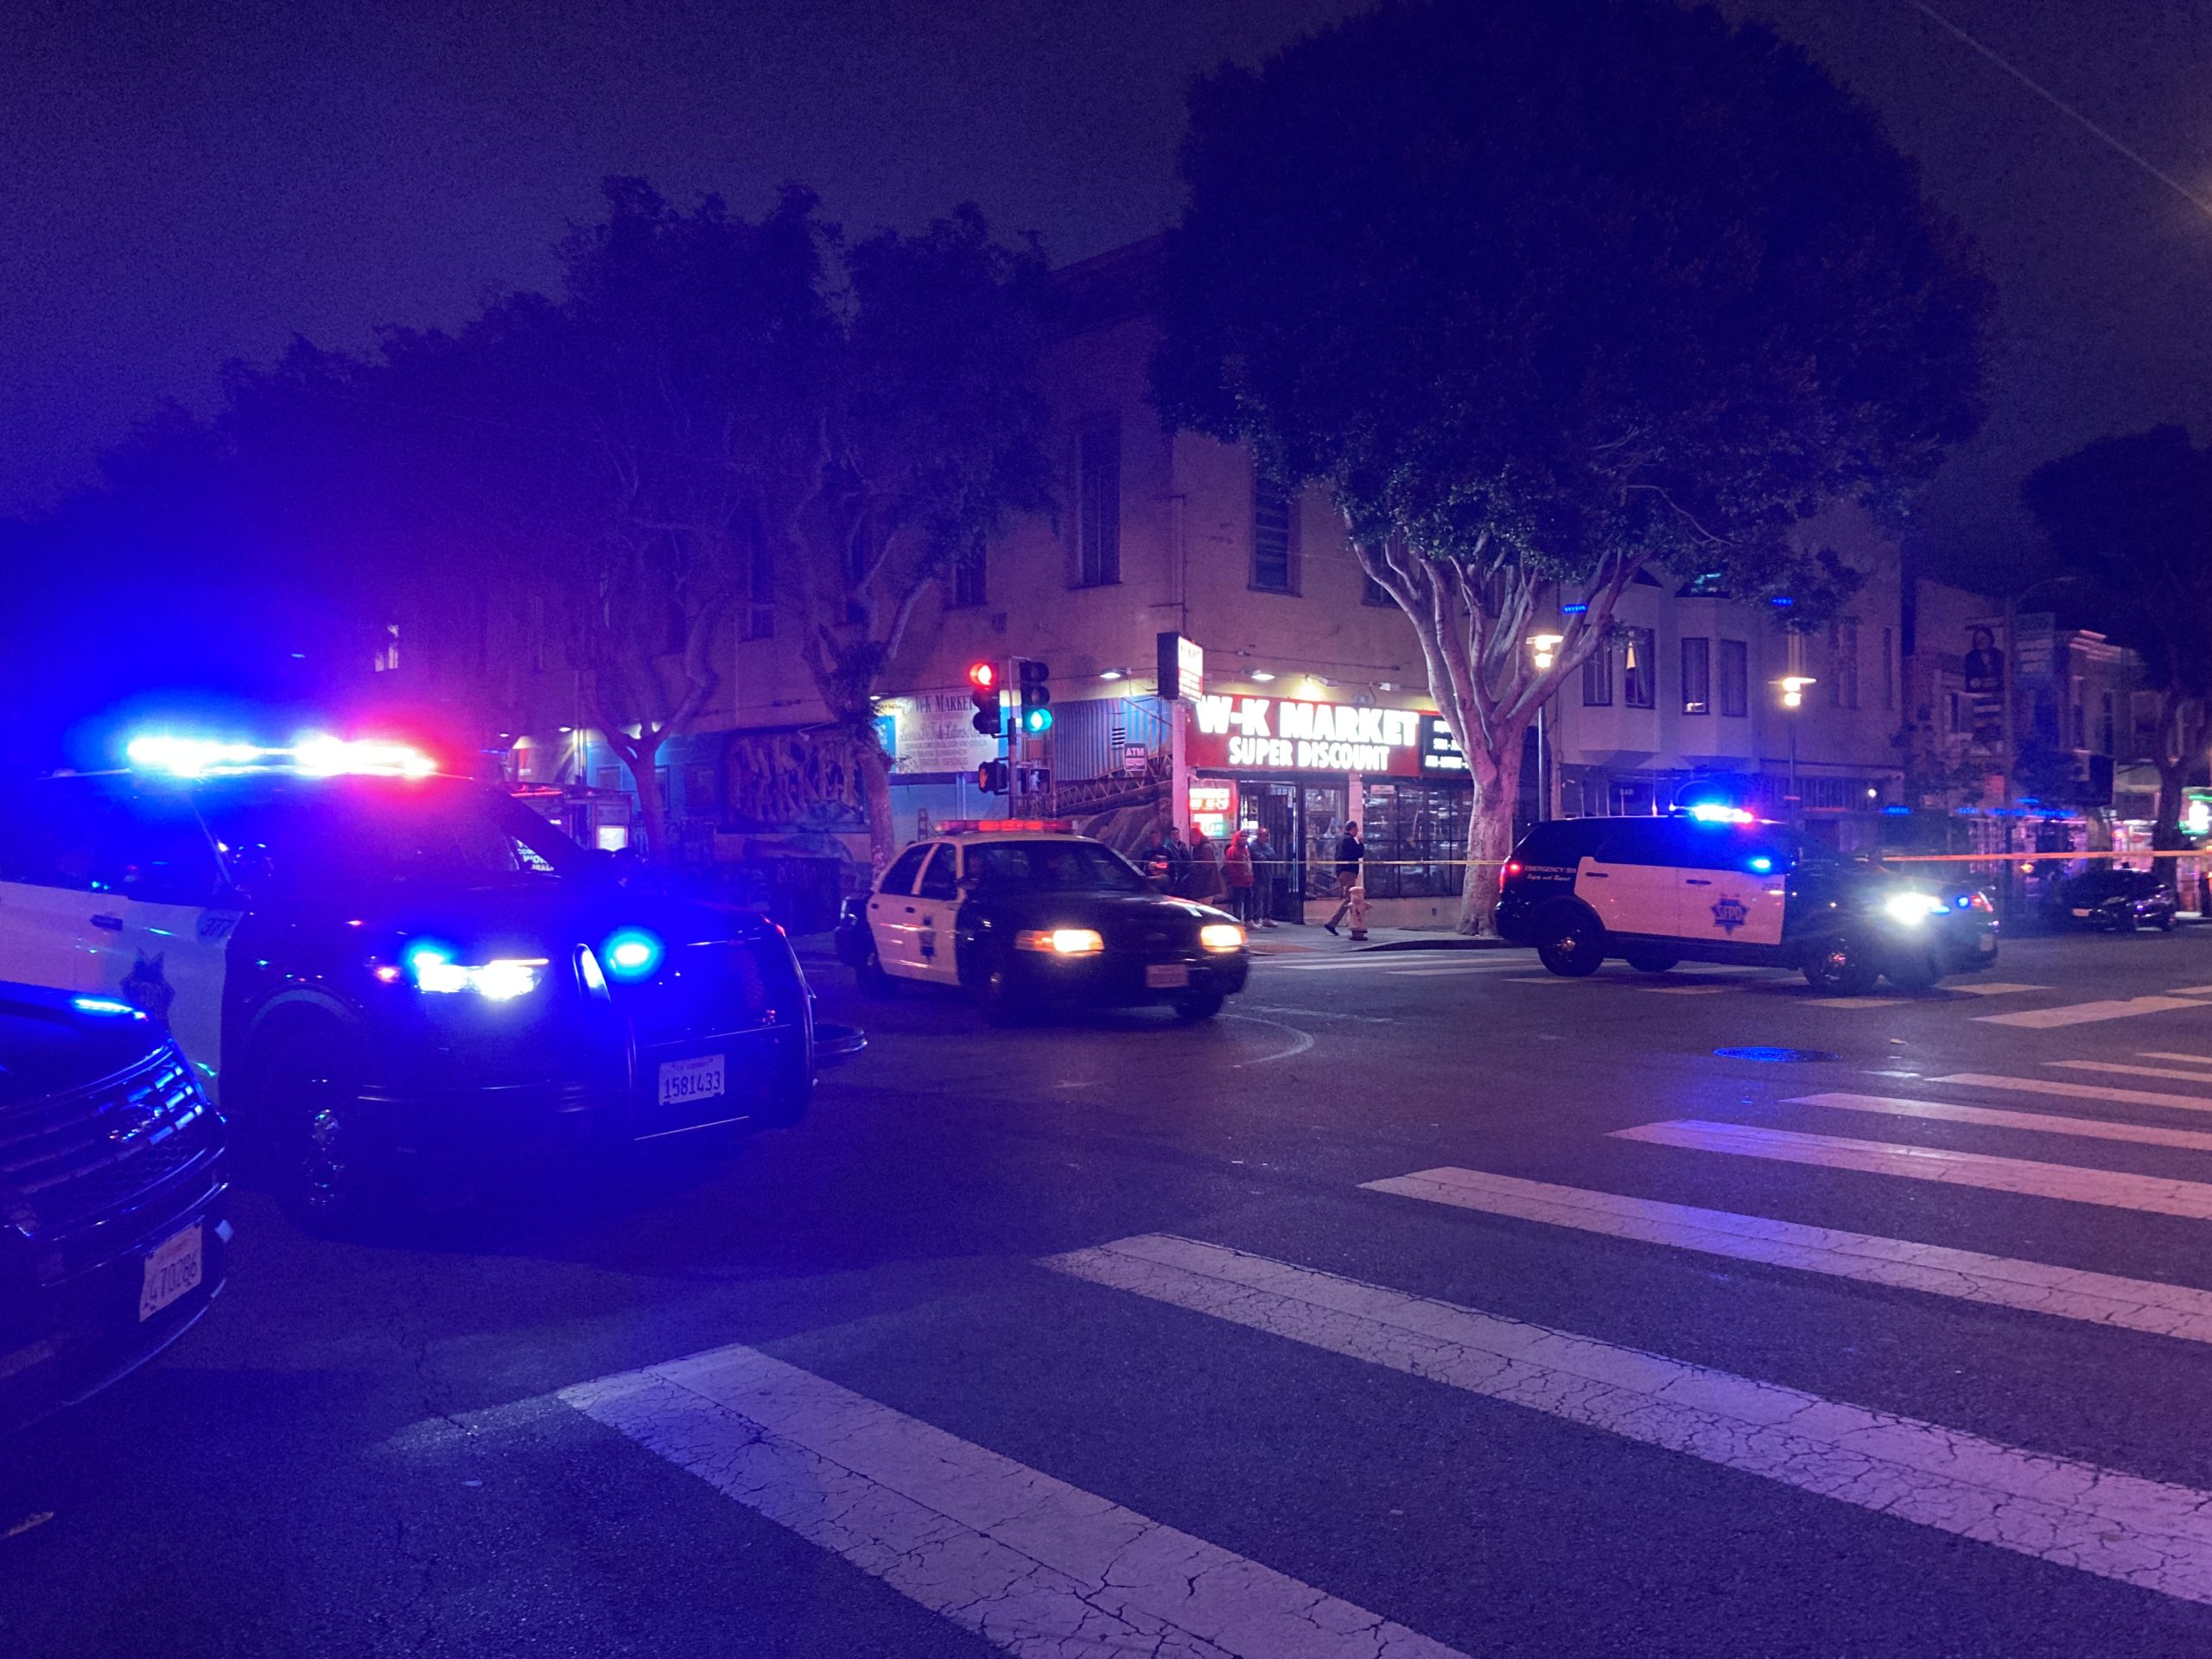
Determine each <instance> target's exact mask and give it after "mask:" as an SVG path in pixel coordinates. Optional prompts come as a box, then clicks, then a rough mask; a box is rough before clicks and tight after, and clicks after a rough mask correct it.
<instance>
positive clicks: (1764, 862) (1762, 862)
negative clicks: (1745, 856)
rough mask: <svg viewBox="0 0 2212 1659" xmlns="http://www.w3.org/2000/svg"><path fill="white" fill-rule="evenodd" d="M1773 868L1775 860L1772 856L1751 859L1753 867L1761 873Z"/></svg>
mask: <svg viewBox="0 0 2212 1659" xmlns="http://www.w3.org/2000/svg"><path fill="white" fill-rule="evenodd" d="M1751 868H1752V869H1753V870H1754V871H1755V872H1756V873H1757V874H1760V875H1764V874H1766V873H1767V872H1768V871H1770V870H1771V869H1772V868H1774V861H1773V860H1772V859H1770V858H1755V859H1753V860H1752V861H1751Z"/></svg>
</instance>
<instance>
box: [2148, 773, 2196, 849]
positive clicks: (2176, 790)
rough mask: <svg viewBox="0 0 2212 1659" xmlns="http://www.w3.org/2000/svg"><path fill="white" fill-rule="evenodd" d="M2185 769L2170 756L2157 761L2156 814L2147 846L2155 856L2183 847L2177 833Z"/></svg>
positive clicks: (2183, 797)
mask: <svg viewBox="0 0 2212 1659" xmlns="http://www.w3.org/2000/svg"><path fill="white" fill-rule="evenodd" d="M2188 782H2189V766H2188V764H2187V763H2186V762H2184V761H2182V760H2175V759H2173V758H2171V756H2167V755H2160V756H2159V757H2158V816H2157V817H2154V818H2153V819H2152V822H2151V845H2152V849H2154V850H2156V851H2158V852H2172V851H2174V850H2176V849H2178V848H2180V847H2182V846H2183V845H2184V844H2185V843H2184V842H2183V838H2182V833H2181V815H2182V804H2183V800H2184V799H2185V796H2184V795H2183V789H2184V788H2185V786H2186V785H2187V784H2188Z"/></svg>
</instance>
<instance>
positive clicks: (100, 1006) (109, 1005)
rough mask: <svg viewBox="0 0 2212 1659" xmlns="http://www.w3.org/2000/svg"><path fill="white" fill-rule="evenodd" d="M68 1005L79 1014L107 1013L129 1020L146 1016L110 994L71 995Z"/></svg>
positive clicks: (141, 1018)
mask: <svg viewBox="0 0 2212 1659" xmlns="http://www.w3.org/2000/svg"><path fill="white" fill-rule="evenodd" d="M69 1006H70V1007H73V1008H74V1009H76V1010H77V1012H78V1013H79V1014H115V1015H118V1016H119V1017H121V1018H124V1019H130V1020H143V1019H144V1018H145V1017H146V1016H145V1015H144V1014H141V1013H140V1012H139V1011H138V1010H137V1009H136V1008H134V1007H131V1006H130V1004H129V1003H128V1002H118V1001H116V1000H115V998H113V997H111V996H73V997H71V998H70V999H69Z"/></svg>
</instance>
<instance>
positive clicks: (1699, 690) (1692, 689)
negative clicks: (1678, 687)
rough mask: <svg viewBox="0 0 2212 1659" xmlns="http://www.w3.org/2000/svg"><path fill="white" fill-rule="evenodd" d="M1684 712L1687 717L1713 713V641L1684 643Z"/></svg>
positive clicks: (1695, 640)
mask: <svg viewBox="0 0 2212 1659" xmlns="http://www.w3.org/2000/svg"><path fill="white" fill-rule="evenodd" d="M1682 712H1683V713H1684V714H1686V715H1709V714H1711V713H1712V712H1713V641H1712V640H1710V639H1685V640H1683V641H1682Z"/></svg>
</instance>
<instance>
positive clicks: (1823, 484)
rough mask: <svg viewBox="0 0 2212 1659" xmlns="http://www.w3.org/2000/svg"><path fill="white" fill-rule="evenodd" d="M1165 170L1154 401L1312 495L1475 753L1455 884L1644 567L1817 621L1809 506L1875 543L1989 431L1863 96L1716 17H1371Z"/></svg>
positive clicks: (1979, 298) (1271, 83) (1969, 286)
mask: <svg viewBox="0 0 2212 1659" xmlns="http://www.w3.org/2000/svg"><path fill="white" fill-rule="evenodd" d="M1183 171H1184V176H1185V181H1186V182H1187V183H1188V186H1189V191H1190V199H1189V204H1188V207H1187V208H1186V210H1185V213H1184V215H1183V218H1182V219H1181V221H1180V223H1179V225H1178V226H1177V227H1176V228H1175V229H1174V230H1173V232H1171V234H1170V237H1169V242H1168V251H1167V274H1166V293H1165V299H1164V307H1163V337H1162V342H1161V345H1160V349H1159V352H1158V354H1157V356H1156V358H1155V360H1154V394H1155V397H1156V399H1157V401H1158V402H1159V404H1160V408H1161V410H1162V411H1163V413H1164V415H1165V416H1166V418H1167V419H1168V421H1169V422H1170V423H1171V424H1181V425H1186V426H1191V427H1194V428H1197V429H1199V430H1202V431H1205V432H1208V433H1211V434H1212V435H1216V436H1217V437H1221V438H1224V439H1242V440H1243V441H1245V442H1249V444H1250V445H1251V446H1252V448H1253V449H1254V452H1255V456H1256V458H1257V461H1258V463H1259V465H1260V467H1262V470H1263V471H1264V472H1266V473H1268V474H1270V475H1272V476H1273V477H1274V478H1275V479H1276V480H1278V481H1280V482H1282V483H1284V484H1286V485H1300V484H1305V483H1307V482H1318V483H1319V484H1321V485H1322V486H1325V487H1326V488H1327V489H1328V490H1329V491H1330V492H1331V493H1332V496H1333V499H1334V500H1335V502H1336V505H1338V508H1339V509H1340V510H1341V512H1343V515H1344V520H1345V523H1346V526H1347V530H1348V532H1349V534H1350V536H1351V539H1352V542H1353V544H1354V546H1355V547H1356V549H1357V553H1358V556H1359V558H1360V561H1361V563H1362V564H1363V566H1364V567H1365V569H1366V570H1367V572H1368V574H1369V575H1370V576H1372V577H1373V578H1374V580H1375V581H1376V582H1377V583H1379V584H1380V585H1381V587H1382V588H1383V589H1384V591H1386V592H1387V593H1389V595H1390V597H1391V598H1392V599H1393V600H1395V601H1396V602H1397V604H1398V606H1399V607H1400V608H1402V610H1403V611H1404V612H1405V613H1406V614H1407V615H1408V618H1410V619H1411V620H1412V623H1413V626H1414V632H1415V633H1416V634H1417V636H1418V638H1419V639H1420V643H1421V651H1422V654H1423V658H1424V660H1425V662H1426V664H1427V672H1428V683H1429V690H1430V693H1431V695H1432V696H1433V697H1434V698H1435V700H1436V702H1437V704H1438V706H1439V708H1440V709H1442V711H1443V712H1444V714H1445V715H1446V719H1447V720H1448V721H1449V722H1450V723H1451V725H1452V729H1453V731H1454V732H1455V734H1458V736H1459V741H1460V745H1461V747H1462V748H1463V749H1464V750H1465V753H1466V755H1467V759H1468V765H1469V769H1470V771H1471V773H1472V775H1473V779H1474V783H1475V789H1476V800H1475V809H1474V811H1473V813H1472V815H1471V823H1470V828H1469V834H1468V846H1467V853H1468V857H1469V859H1470V860H1471V861H1482V863H1488V862H1491V861H1497V860H1501V859H1503V857H1504V855H1505V854H1506V852H1507V851H1508V849H1509V845H1510V838H1511V833H1512V803H1513V798H1514V794H1515V782H1516V775H1517V770H1518V764H1519V757H1520V754H1521V750H1522V734H1523V733H1524V731H1525V730H1526V728H1527V726H1528V724H1529V721H1530V720H1531V719H1532V718H1533V717H1534V715H1535V710H1536V709H1537V708H1538V706H1539V705H1540V704H1541V702H1543V700H1544V699H1545V698H1546V697H1547V696H1549V695H1550V694H1551V692H1552V690H1554V687H1556V686H1557V685H1558V684H1559V683H1560V681H1561V680H1562V679H1563V678H1564V677H1566V676H1567V674H1569V673H1571V672H1572V671H1574V670H1575V669H1576V668H1578V667H1579V666H1580V664H1581V663H1582V661H1583V660H1584V659H1585V658H1586V657H1587V656H1588V655H1589V654H1590V653H1591V652H1592V650H1594V649H1595V648H1596V647H1597V646H1598V645H1599V642H1600V641H1601V640H1602V639H1604V638H1605V635H1606V633H1607V632H1608V630H1609V629H1610V627H1611V622H1612V617H1613V612H1614V608H1615V606H1616V604H1617V603H1618V600H1619V599H1620V596H1621V594H1623V592H1624V590H1625V589H1626V588H1627V587H1628V585H1629V584H1630V582H1633V581H1634V580H1635V579H1636V576H1637V573H1638V572H1639V571H1641V570H1642V569H1644V568H1645V567H1646V566H1648V565H1654V564H1656V565H1659V566H1662V567H1664V568H1666V569H1669V570H1671V571H1674V572H1676V573H1678V574H1680V575H1683V576H1686V577H1687V576H1709V577H1711V578H1713V581H1714V583H1715V585H1717V586H1719V587H1721V588H1725V589H1726V590H1727V591H1730V592H1732V593H1733V594H1736V595H1737V596H1738V598H1744V599H1750V598H1754V597H1759V596H1779V595H1784V594H1787V595H1789V596H1790V597H1791V598H1793V599H1794V601H1795V603H1794V605H1793V606H1792V607H1791V615H1792V617H1793V619H1795V621H1796V625H1797V626H1809V625H1811V624H1812V623H1814V622H1815V621H1817V620H1820V619H1821V616H1822V614H1823V612H1824V607H1832V605H1833V603H1834V600H1835V598H1836V597H1837V595H1838V594H1839V593H1840V589H1841V588H1842V587H1843V586H1844V585H1846V584H1847V582H1848V580H1849V577H1848V575H1847V573H1846V572H1845V571H1844V570H1843V569H1841V568H1840V565H1839V563H1838V562H1837V561H1836V560H1835V559H1834V557H1833V556H1831V555H1829V554H1827V552H1826V551H1825V550H1822V549H1820V548H1819V547H1817V546H1815V545H1814V544H1813V543H1812V542H1811V541H1810V540H1809V538H1808V537H1807V536H1806V535H1805V534H1804V533H1803V531H1802V526H1803V525H1804V524H1805V523H1806V521H1807V520H1808V519H1809V518H1811V517H1812V516H1813V515H1814V514H1815V513H1816V512H1819V511H1821V509H1822V508H1823V507H1825V506H1827V505H1829V504H1831V503H1834V502H1836V501H1838V500H1845V499H1853V500H1858V501H1860V502H1863V503H1865V504H1866V505H1869V506H1870V507H1872V508H1873V509H1874V510H1876V511H1877V512H1878V513H1879V514H1881V515H1882V516H1883V517H1884V518H1886V519H1890V520H1894V519H1895V518H1896V517H1897V516H1898V515H1899V514H1900V513H1901V512H1902V511H1903V507H1904V502H1905V500H1906V499H1907V496H1908V493H1909V492H1910V489H1911V488H1912V487H1913V486H1916V484H1917V483H1918V482H1920V481H1921V480H1923V479H1924V477H1925V476H1926V475H1927V474H1929V472H1930V471H1931V470H1932V469H1933V468H1934V467H1935V466H1936V462H1937V461H1938V459H1939V457H1940V456H1941V454H1942V451H1943V448H1944V446H1945V445H1946V444H1947V443H1948V442H1953V441H1955V440H1956V439H1958V438H1960V437H1961V436H1963V435H1966V434H1967V432H1969V431H1970V430H1971V429H1973V427H1974V424H1975V423H1976V421H1977V420H1978V418H1979V406H1978V393H1979V386H1980V354H1981V322H1980V319H1981V317H1982V315H1983V312H1984V308H1985V298H1984V289H1983V285H1982V283H1980V279H1979V278H1978V277H1976V276H1975V275H1974V274H1973V273H1972V271H1971V270H1970V269H1969V267H1968V264H1967V260H1966V259H1965V258H1964V257H1963V255H1962V251H1961V243H1960V239H1959V238H1958V237H1957V235H1956V233H1955V232H1954V231H1953V230H1952V229H1951V227H1950V226H1948V224H1947V223H1946V222H1944V221H1942V220H1941V219H1939V218H1938V217H1937V216H1936V215H1935V214H1934V213H1932V212H1931V211H1930V210H1929V208H1928V207H1927V206H1926V205H1925V204H1924V203H1923V200H1921V197H1920V193H1919V189H1918V185H1917V181H1916V175H1915V173H1914V170H1913V168H1912V167H1911V166H1910V163H1908V162H1906V161H1904V159H1903V158H1902V157H1900V156H1898V155H1897V152H1896V151H1895V150H1894V149H1892V148H1891V146H1890V144H1889V143H1887V141H1886V140H1885V137H1883V135H1882V133H1881V132H1880V130H1878V127H1877V125H1876V124H1875V122H1874V120H1873V118H1872V117H1871V116H1870V115H1869V114H1868V113H1867V112H1866V111H1865V110H1864V109H1863V108H1861V107H1860V106H1859V105H1858V104H1856V103H1855V102H1853V100H1852V99H1849V98H1847V96H1845V95H1844V94H1843V93H1842V92H1840V91H1839V90H1838V89H1837V88H1836V87H1835V86H1834V84H1833V83H1832V82H1830V81H1829V80H1828V79H1827V77H1826V76H1825V75H1823V74H1822V73H1821V72H1820V71H1819V70H1817V69H1815V67H1813V66H1812V65H1811V64H1810V63H1809V62H1808V60H1806V59H1805V58H1804V57H1803V56H1802V54H1800V53H1798V52H1796V50H1794V49H1792V48H1788V47H1785V46H1783V44H1782V43H1780V42H1779V41H1777V40H1776V38H1775V37H1774V36H1773V35H1770V33H1768V32H1766V31H1765V30H1764V29H1758V28H1756V27H1751V26H1744V27H1731V26H1730V25H1729V24H1727V23H1726V22H1724V21H1723V20H1722V19H1721V18H1720V17H1719V16H1718V15H1717V14H1716V13H1714V12H1713V11H1712V10H1709V9H1700V10H1683V9H1681V8H1680V7H1678V6H1676V5H1675V4H1672V3H1668V0H1499V3H1497V4H1494V5H1489V6H1484V7H1462V6H1455V5H1439V4H1422V3H1398V4H1391V5H1386V6H1385V7H1383V9H1381V10H1377V11H1376V12H1374V13H1372V14H1370V15H1368V16H1362V17H1359V18H1357V19H1354V20H1352V21H1351V22H1347V23H1344V24H1343V25H1341V26H1339V27H1338V28H1336V29H1332V30H1329V31H1328V32H1326V33H1325V34H1323V35H1319V36H1316V37H1314V38H1313V39H1310V40H1308V41H1304V42H1302V43H1300V45H1297V46H1295V47H1293V48H1290V49H1289V50H1288V51H1287V52H1286V53H1284V54H1281V56H1279V57H1277V58H1275V59H1274V60H1272V61H1270V62H1269V63H1268V65H1267V66H1266V67H1264V68H1263V69H1262V70H1260V71H1258V72H1256V73H1254V72H1248V71H1245V70H1243V69H1239V68H1235V67H1228V68H1224V69H1223V70H1221V71H1219V72H1218V73H1216V74H1215V75H1213V76H1212V77H1211V79H1207V80H1205V82H1203V83H1201V84H1200V86H1198V89H1197V91H1196V92H1194V94H1193V96H1192V111H1191V130H1190V133H1189V136H1188V137H1187V139H1186V140H1185V147H1184V151H1183ZM1562 594H1567V595H1572V596H1573V597H1575V598H1579V599H1580V600H1583V601H1586V605H1587V609H1586V611H1583V612H1579V613H1574V614H1573V615H1572V616H1570V617H1567V619H1566V620H1564V622H1563V624H1554V626H1552V627H1551V628H1550V629H1549V630H1548V631H1554V632H1560V633H1562V634H1563V635H1564V636H1565V638H1564V643H1563V644H1562V645H1561V646H1560V649H1559V650H1558V652H1557V653H1556V654H1555V656H1554V658H1553V661H1552V665H1551V666H1550V667H1549V668H1548V669H1541V670H1540V669H1538V668H1537V667H1536V666H1535V661H1534V658H1533V655H1532V653H1530V652H1528V651H1526V650H1524V649H1523V639H1524V637H1525V635H1526V633H1527V632H1529V628H1530V627H1531V626H1532V625H1537V624H1552V623H1553V622H1554V613H1553V611H1552V609H1551V607H1552V606H1553V605H1554V604H1556V603H1557V602H1558V600H1559V597H1560V595H1562ZM1478 868H1481V865H1480V864H1478V863H1474V862H1471V866H1470V878H1469V879H1468V880H1467V881H1466V882H1465V899H1464V900H1463V905H1462V912H1461V925H1462V926H1463V928H1465V930H1467V931H1484V930H1486V929H1487V928H1488V926H1489V925H1490V920H1491V912H1492V910H1493V907H1494V906H1495V902H1496V894H1495V884H1494V883H1491V882H1489V881H1485V880H1480V879H1478V878H1477V876H1476V874H1475V872H1476V871H1477V870H1478Z"/></svg>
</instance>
